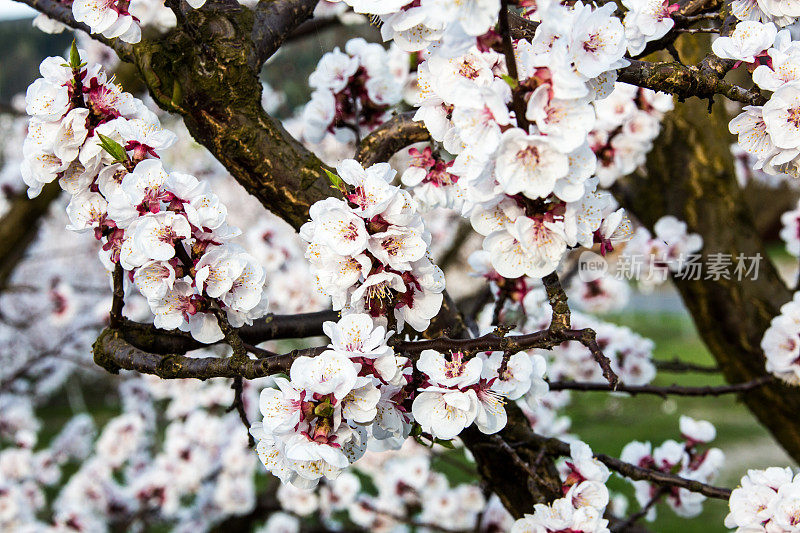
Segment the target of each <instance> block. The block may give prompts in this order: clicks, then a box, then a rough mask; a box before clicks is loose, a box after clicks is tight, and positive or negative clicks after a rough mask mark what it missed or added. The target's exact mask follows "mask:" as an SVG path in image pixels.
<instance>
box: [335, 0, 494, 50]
mask: <svg viewBox="0 0 800 533" xmlns="http://www.w3.org/2000/svg"><path fill="white" fill-rule="evenodd" d="M344 2H345V3H346V4H347V5H349V6H350V7H352V8H353V11H355V12H356V13H364V14H367V15H370V16H377V17H378V18H379V20H380V22H381V36H382V37H383V39H384V40H385V41H388V40H393V41H394V42H395V43H396V44H397V45H398V46H399V47H400V48H401V49H403V50H405V51H407V52H418V51H421V50H424V49H428V50H435V51H436V53H439V54H442V55H447V56H451V57H452V56H457V55H460V54H461V53H463V52H464V51H466V50H467V49H468V48H469V47H470V46H472V45H474V44H475V40H476V38H478V37H479V36H482V35H484V34H485V33H487V32H488V31H489V30H491V29H492V28H493V27H494V25H495V23H496V21H497V14H498V12H499V11H500V0H468V1H467V2H456V1H453V0H412V1H410V2H409V1H408V0H388V1H387V0H344Z"/></svg>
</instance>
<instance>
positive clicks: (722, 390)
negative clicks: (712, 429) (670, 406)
mask: <svg viewBox="0 0 800 533" xmlns="http://www.w3.org/2000/svg"><path fill="white" fill-rule="evenodd" d="M774 382H775V378H774V377H772V376H762V377H760V378H756V379H753V380H751V381H746V382H744V383H734V384H733V385H720V386H718V387H711V386H705V387H682V386H680V385H667V386H665V387H658V386H655V385H625V384H620V385H617V386H616V388H612V387H611V386H610V385H608V384H606V383H588V382H580V381H552V382H550V390H551V391H557V390H574V391H584V392H587V391H605V392H626V393H628V394H630V395H632V396H635V395H637V394H654V395H656V396H661V397H663V398H666V397H667V396H670V395H672V396H720V395H723V394H737V393H742V392H748V391H751V390H753V389H757V388H759V387H763V386H764V385H769V384H771V383H774Z"/></svg>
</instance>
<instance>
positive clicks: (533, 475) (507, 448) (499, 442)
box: [491, 435, 561, 492]
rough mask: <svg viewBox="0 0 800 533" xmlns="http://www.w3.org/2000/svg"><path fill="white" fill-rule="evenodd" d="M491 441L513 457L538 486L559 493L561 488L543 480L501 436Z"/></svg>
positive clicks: (516, 463) (515, 462)
mask: <svg viewBox="0 0 800 533" xmlns="http://www.w3.org/2000/svg"><path fill="white" fill-rule="evenodd" d="M491 440H492V441H494V442H495V443H496V444H497V445H498V446H500V448H502V449H503V451H505V452H506V453H507V454H508V455H510V456H511V460H512V461H514V464H515V465H517V466H518V467H520V468H521V469H523V470H524V471H525V472H526V473H527V474H528V475H529V476H530V477H531V478H533V480H534V481H536V483H537V484H538V485H541V486H544V487H547V488H548V489H549V490H550V491H552V492H559V490H560V489H561V487H555V486H553V484H552V483H549V482H548V481H547V480H545V479H543V478H542V476H540V475H539V474H538V473H537V472H536V470H534V469H533V467H531V465H529V464H528V463H527V462H525V460H524V459H523V458H522V457H520V456H519V454H518V453H517V452H516V450H514V448H512V447H511V446H510V445H509V444H508V443H507V442H506V441H505V440H503V438H502V437H501V436H500V435H492V436H491Z"/></svg>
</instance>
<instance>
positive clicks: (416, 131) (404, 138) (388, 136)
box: [356, 112, 431, 167]
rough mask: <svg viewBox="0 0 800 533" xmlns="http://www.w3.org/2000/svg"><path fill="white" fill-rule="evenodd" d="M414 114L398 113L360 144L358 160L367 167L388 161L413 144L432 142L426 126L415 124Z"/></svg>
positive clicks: (357, 153)
mask: <svg viewBox="0 0 800 533" xmlns="http://www.w3.org/2000/svg"><path fill="white" fill-rule="evenodd" d="M413 117H414V113H413V112H406V113H398V114H397V115H395V116H394V117H392V118H391V119H389V120H387V121H386V122H384V123H383V124H381V125H380V126H378V127H377V128H376V129H375V130H373V131H372V132H371V133H370V134H369V135H367V136H366V137H364V140H362V141H361V144H359V146H358V149H357V150H356V159H357V160H358V161H359V162H360V163H361V164H362V165H364V166H365V167H366V166H370V165H374V164H375V163H380V162H382V161H388V160H389V158H391V157H392V156H393V155H394V154H396V153H397V152H399V151H400V150H402V149H403V148H405V147H406V146H410V145H412V144H415V143H418V142H425V141H430V140H431V135H430V133H428V130H427V128H425V124H423V123H422V122H414V119H413Z"/></svg>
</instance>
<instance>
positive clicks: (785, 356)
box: [761, 292, 800, 385]
mask: <svg viewBox="0 0 800 533" xmlns="http://www.w3.org/2000/svg"><path fill="white" fill-rule="evenodd" d="M761 349H762V350H763V351H764V356H765V357H766V360H767V361H766V368H767V372H770V373H771V374H773V375H775V376H777V377H778V378H780V379H781V380H783V381H785V382H786V383H790V384H792V385H800V292H796V293H795V294H794V298H792V300H791V301H790V302H787V303H785V304H784V305H783V306H782V307H781V310H780V314H779V315H778V316H776V317H774V318H773V319H772V322H770V324H769V328H767V331H765V332H764V337H763V338H762V339H761Z"/></svg>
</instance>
